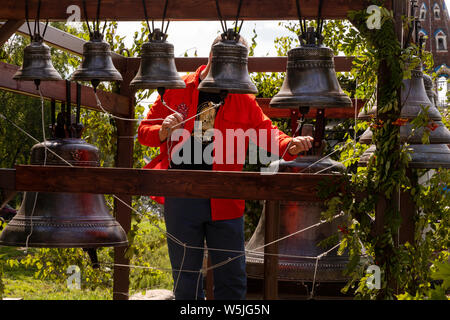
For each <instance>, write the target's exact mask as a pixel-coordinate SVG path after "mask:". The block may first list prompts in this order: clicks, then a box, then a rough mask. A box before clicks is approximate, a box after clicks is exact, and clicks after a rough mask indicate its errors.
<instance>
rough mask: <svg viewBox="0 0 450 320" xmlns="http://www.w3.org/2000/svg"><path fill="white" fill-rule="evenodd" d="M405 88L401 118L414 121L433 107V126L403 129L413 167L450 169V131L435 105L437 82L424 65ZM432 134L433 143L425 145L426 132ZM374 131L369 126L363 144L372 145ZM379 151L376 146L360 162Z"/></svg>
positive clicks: (417, 69)
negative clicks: (423, 142)
mask: <svg viewBox="0 0 450 320" xmlns="http://www.w3.org/2000/svg"><path fill="white" fill-rule="evenodd" d="M403 83H404V88H403V89H402V101H403V104H404V106H403V108H402V111H401V116H400V117H401V118H404V119H408V120H412V119H414V118H415V117H417V116H418V115H419V113H420V112H422V107H425V106H429V108H428V111H427V112H428V117H429V118H430V119H431V120H432V121H433V126H430V127H427V128H417V129H415V131H414V132H413V126H412V124H411V123H410V122H408V123H406V124H405V125H404V126H402V127H401V128H400V140H401V142H407V143H408V144H409V146H408V150H409V152H410V154H411V161H410V163H409V167H410V168H416V169H435V168H450V149H449V147H448V146H447V144H449V143H450V132H449V130H448V129H447V128H446V126H445V125H444V124H443V122H442V121H441V120H442V116H441V114H440V112H439V110H438V109H437V108H436V105H435V103H434V102H435V97H434V91H433V82H432V80H431V77H429V76H427V75H424V74H423V72H422V70H421V66H419V67H418V68H416V69H415V70H413V71H412V75H411V79H406V80H404V81H403ZM425 130H427V131H428V133H429V141H430V144H422V136H423V134H424V131H425ZM372 137H373V132H372V131H371V130H370V128H369V129H367V130H366V132H364V134H363V135H362V136H361V138H360V143H365V144H371V143H372ZM375 151H376V146H375V145H372V146H371V147H370V148H369V149H368V150H367V151H366V152H365V153H364V154H363V155H362V156H361V158H360V161H359V165H361V166H367V164H368V162H369V160H370V158H371V157H372V155H373V154H374V153H375Z"/></svg>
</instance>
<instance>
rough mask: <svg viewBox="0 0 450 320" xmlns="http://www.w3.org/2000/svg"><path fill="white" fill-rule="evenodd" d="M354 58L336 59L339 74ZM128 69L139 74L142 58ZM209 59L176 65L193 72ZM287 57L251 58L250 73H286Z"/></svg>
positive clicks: (179, 59)
mask: <svg viewBox="0 0 450 320" xmlns="http://www.w3.org/2000/svg"><path fill="white" fill-rule="evenodd" d="M353 59H354V58H353V57H341V56H337V57H335V58H334V64H335V69H336V71H337V72H347V71H350V70H351V69H352V62H353ZM129 60H130V62H129V64H128V67H129V68H130V69H131V70H132V71H133V72H135V73H136V72H137V71H138V69H139V65H140V63H141V59H140V58H130V59H129ZM207 63H208V58H207V57H177V58H175V65H176V67H177V71H178V72H193V71H195V70H197V68H198V67H200V66H201V65H204V64H207ZM286 64H287V57H249V58H248V71H249V72H286Z"/></svg>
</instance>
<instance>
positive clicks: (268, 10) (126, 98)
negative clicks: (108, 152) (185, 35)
mask: <svg viewBox="0 0 450 320" xmlns="http://www.w3.org/2000/svg"><path fill="white" fill-rule="evenodd" d="M175 2H176V3H175ZM318 2H319V1H318V0H304V1H302V10H303V13H304V16H305V18H307V19H315V16H316V8H317V4H318ZM370 2H371V1H368V0H364V1H361V0H328V1H327V2H326V5H325V6H324V8H323V13H322V14H323V17H324V18H325V19H346V18H347V14H348V12H349V11H350V10H363V9H365V8H367V7H368V6H369V5H370ZM43 3H44V4H45V5H43V7H42V10H41V19H44V20H45V19H49V20H50V21H66V20H67V18H68V14H67V13H66V9H67V7H69V6H70V5H78V6H79V7H80V8H81V6H82V1H81V0H43ZM96 3H97V1H96V0H87V12H88V15H90V16H94V15H95V10H96ZM151 3H152V10H150V15H149V18H150V19H155V20H159V19H161V16H162V11H163V7H164V0H152V1H151ZM209 3H210V4H209ZM221 3H223V4H221V5H222V6H223V9H222V15H223V18H224V19H227V20H234V18H235V7H236V0H222V1H221ZM386 3H387V5H389V6H390V7H391V8H392V9H393V10H394V15H395V17H396V21H397V25H396V33H397V35H398V37H399V39H400V38H401V37H402V21H401V19H400V18H399V17H401V16H402V15H405V16H407V15H408V0H398V1H396V0H395V1H394V0H389V1H386ZM36 5H37V0H30V6H31V7H35V6H36ZM135 8H141V0H109V1H105V3H104V8H102V11H101V15H100V19H101V20H105V19H107V20H115V21H141V20H143V17H142V13H141V12H140V10H136V9H135ZM82 14H83V13H82V10H81V15H82ZM24 17H25V8H24V2H23V1H17V0H3V3H2V6H0V20H4V21H6V22H5V23H3V24H2V25H0V45H2V44H3V43H4V42H5V41H7V40H8V39H9V37H10V36H11V35H13V34H14V33H15V32H20V30H19V31H18V29H20V28H21V26H22V25H23V23H24ZM166 17H167V18H168V19H170V20H209V21H214V20H217V14H216V11H215V7H214V2H213V1H208V0H202V1H200V0H183V1H172V2H171V3H170V4H169V8H168V10H167V16H166ZM33 18H34V16H33V10H31V12H30V19H33ZM80 18H81V19H83V16H81V17H80ZM241 18H242V19H244V20H296V19H297V12H296V8H295V1H294V0H279V1H276V2H274V1H273V0H258V1H251V0H249V1H245V2H244V4H243V6H242V11H241ZM49 28H50V27H49ZM62 35H64V32H62V31H59V30H57V29H55V30H52V29H50V30H49V33H48V36H47V39H45V41H46V42H47V43H48V44H49V45H52V46H56V47H59V48H60V49H63V50H68V51H71V52H73V53H77V54H81V53H80V52H77V51H76V50H77V48H79V43H80V42H82V40H81V39H74V37H73V36H71V37H62ZM63 39H64V40H63ZM175 45H176V44H175ZM113 61H114V65H115V67H116V68H117V69H118V70H119V71H120V73H121V74H122V77H123V81H122V82H121V85H120V92H119V93H118V94H117V93H109V92H102V91H98V95H99V97H100V99H101V100H102V101H103V102H104V108H105V109H106V110H107V111H108V112H111V113H112V114H114V115H118V116H121V117H128V118H133V117H134V91H133V90H132V89H131V88H130V86H129V83H130V82H131V80H132V79H133V78H134V76H135V74H136V72H137V70H138V68H139V63H140V59H139V58H127V57H125V56H121V55H119V54H114V56H113ZM206 61H207V58H176V64H177V69H178V71H179V72H186V71H194V70H195V69H196V68H197V67H198V66H199V65H201V64H204V63H206ZM351 61H352V57H336V58H335V64H336V71H338V72H343V71H350V69H351ZM285 67H286V57H264V58H258V57H250V58H249V72H284V71H285ZM17 69H18V67H17V66H13V65H9V64H6V63H3V62H0V89H4V90H9V91H13V92H17V93H21V94H26V95H31V96H36V97H37V96H38V93H37V91H36V90H35V87H34V84H33V83H25V82H24V83H18V82H17V81H15V80H13V79H12V75H13V74H14V73H15V72H16V71H17ZM379 79H383V75H381V74H380V75H379ZM41 88H42V92H43V94H44V97H45V98H46V99H54V100H59V101H63V100H65V83H64V80H63V81H56V82H52V83H42V84H41ZM81 92H82V102H81V104H82V107H85V108H90V109H95V110H98V111H101V110H100V109H99V108H98V107H97V104H96V101H95V98H94V95H93V92H92V88H90V87H86V86H82V91H81ZM71 96H72V97H75V96H76V95H75V92H73V93H72V95H71ZM73 99H74V98H73ZM269 101H270V99H258V103H259V104H260V106H261V107H262V108H263V110H264V112H265V113H266V114H267V115H268V116H269V117H271V118H280V117H283V118H291V119H292V120H293V122H296V119H297V118H298V116H299V115H298V111H295V110H287V109H272V108H270V107H269ZM73 102H75V101H73ZM359 103H360V104H358V106H357V109H358V110H359V109H360V108H361V107H362V105H363V102H361V101H360V102H359ZM358 110H357V111H358ZM315 114H316V109H315V108H311V110H310V112H309V114H308V115H307V117H314V116H315ZM327 116H328V117H329V118H340V119H343V118H354V116H355V115H354V110H350V111H349V110H348V109H335V110H333V111H330V113H329V114H327ZM116 125H117V135H118V137H117V138H118V139H117V154H116V164H115V165H116V167H117V168H69V167H51V166H46V167H43V166H17V167H16V169H0V189H4V190H11V189H14V190H17V191H41V192H56V191H61V190H64V191H65V192H74V193H77V192H92V193H104V194H116V195H117V196H119V197H120V198H121V199H122V200H123V201H124V202H125V203H127V204H131V197H132V195H146V194H154V195H171V196H180V197H202V198H214V197H220V198H239V199H246V200H250V199H255V200H257V199H260V200H268V205H267V212H266V215H267V222H266V239H265V241H266V243H269V242H271V241H273V240H275V239H277V235H278V231H277V227H278V225H277V213H278V211H279V210H278V207H279V206H278V204H279V203H278V201H280V200H291V199H292V198H295V199H304V200H306V201H319V198H318V195H316V194H315V193H311V190H313V189H314V188H315V187H316V186H317V185H318V183H319V182H320V181H321V180H322V179H324V178H327V179H336V177H335V176H333V175H326V174H316V175H311V174H301V175H300V176H299V174H291V173H278V174H276V175H272V176H267V175H260V174H259V173H256V172H205V171H201V172H196V171H187V172H184V171H183V174H182V175H181V174H180V172H178V171H177V170H170V171H167V170H156V171H153V170H143V169H131V168H132V165H133V146H134V142H133V140H132V139H130V138H129V137H131V136H134V135H135V133H136V128H135V126H134V123H131V122H129V121H123V120H116ZM50 172H51V173H52V174H49V173H50ZM61 175H63V176H65V177H67V178H69V179H68V180H70V181H71V184H70V185H68V184H65V183H64V181H59V180H58V179H57V177H58V176H61ZM80 176H83V178H84V179H83V183H76V181H77V179H70V177H80ZM55 177H56V178H55ZM200 177H201V179H200ZM87 181H89V182H90V183H86V182H87ZM74 182H75V183H74ZM244 182H245V183H244ZM194 184H195V185H196V188H195V189H194V188H192V187H189V186H192V185H194ZM244 185H245V188H243V187H242V186H244ZM262 186H270V188H262ZM264 189H267V190H270V192H265V191H262V190H264ZM406 207H407V206H405V208H406ZM115 213H116V219H117V221H118V222H119V223H120V224H121V225H122V227H123V228H124V229H125V231H128V230H130V226H131V209H130V208H128V207H127V206H125V205H124V204H122V203H120V202H118V201H116V202H115ZM376 219H378V221H377V225H380V224H382V221H383V205H382V204H381V205H380V206H378V208H377V215H376ZM411 223H413V222H411V221H409V222H408V221H407V224H406V225H404V226H402V228H404V230H405V235H404V236H403V237H404V238H410V237H411V236H413V235H414V226H413V225H412V226H411ZM265 250H266V253H272V254H273V253H277V246H276V244H275V245H271V246H268V247H266V249H265ZM124 251H125V248H115V251H114V263H115V264H118V265H128V264H129V261H128V260H127V259H126V258H125V256H124ZM264 265H265V272H264V273H265V278H264V298H265V299H277V297H278V282H277V266H278V258H277V256H274V255H266V256H265V262H264ZM129 271H130V269H129V267H119V266H115V267H114V285H113V292H114V294H113V299H115V300H126V299H128V292H129Z"/></svg>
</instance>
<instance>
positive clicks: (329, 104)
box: [269, 93, 353, 109]
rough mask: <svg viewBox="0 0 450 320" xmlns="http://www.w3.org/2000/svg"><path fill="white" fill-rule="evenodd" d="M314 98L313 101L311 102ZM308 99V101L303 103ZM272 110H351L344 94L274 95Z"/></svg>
mask: <svg viewBox="0 0 450 320" xmlns="http://www.w3.org/2000/svg"><path fill="white" fill-rule="evenodd" d="M313 98H315V101H311V100H312V99H313ZM306 99H308V101H305V100H306ZM269 104H270V106H271V107H272V108H282V109H283V108H288V109H294V108H298V107H320V108H323V109H328V108H352V107H353V103H352V100H351V99H350V98H349V97H348V96H347V95H346V94H345V93H342V94H320V95H319V94H317V95H315V96H314V95H311V94H303V95H295V96H294V95H293V96H283V95H280V96H278V95H275V96H274V97H273V98H272V100H271V101H270V103H269Z"/></svg>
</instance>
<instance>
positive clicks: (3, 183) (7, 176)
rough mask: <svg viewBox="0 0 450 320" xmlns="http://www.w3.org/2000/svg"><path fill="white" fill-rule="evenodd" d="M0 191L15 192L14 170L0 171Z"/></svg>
mask: <svg viewBox="0 0 450 320" xmlns="http://www.w3.org/2000/svg"><path fill="white" fill-rule="evenodd" d="M0 189H3V190H15V189H16V170H15V169H0Z"/></svg>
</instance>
